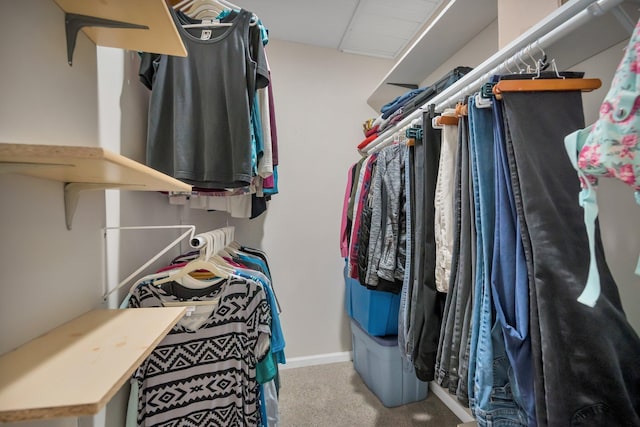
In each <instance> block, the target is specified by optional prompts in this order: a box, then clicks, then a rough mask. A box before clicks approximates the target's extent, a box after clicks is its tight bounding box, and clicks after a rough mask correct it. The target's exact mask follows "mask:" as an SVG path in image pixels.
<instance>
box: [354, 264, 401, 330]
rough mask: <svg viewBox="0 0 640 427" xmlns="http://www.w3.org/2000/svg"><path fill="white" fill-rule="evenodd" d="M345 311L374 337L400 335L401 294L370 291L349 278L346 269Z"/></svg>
mask: <svg viewBox="0 0 640 427" xmlns="http://www.w3.org/2000/svg"><path fill="white" fill-rule="evenodd" d="M344 283H345V298H344V301H345V311H346V312H347V314H348V315H349V317H351V318H352V319H355V320H357V321H358V323H359V324H360V326H362V328H363V329H364V330H365V331H366V332H367V333H368V334H369V335H374V336H384V335H397V334H398V311H399V310H400V294H393V293H391V292H382V291H376V290H372V289H368V288H367V287H365V286H362V285H361V284H360V282H358V281H357V280H355V279H352V278H350V277H348V275H347V267H346V265H345V268H344Z"/></svg>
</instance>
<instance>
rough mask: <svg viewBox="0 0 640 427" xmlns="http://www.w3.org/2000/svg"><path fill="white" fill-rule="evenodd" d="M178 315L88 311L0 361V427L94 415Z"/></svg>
mask: <svg viewBox="0 0 640 427" xmlns="http://www.w3.org/2000/svg"><path fill="white" fill-rule="evenodd" d="M184 311H185V308H184V307H166V308H132V309H124V310H93V311H89V312H87V313H85V314H83V315H81V316H79V317H77V318H75V319H74V320H71V321H70V322H67V323H65V324H63V325H61V326H59V327H57V328H55V329H53V330H52V331H50V332H48V333H46V334H44V335H42V336H40V337H38V338H36V339H34V340H32V341H29V342H28V343H26V344H24V345H23V346H21V347H19V348H17V349H16V350H13V351H10V352H8V353H6V354H4V355H2V356H0V422H14V421H22V420H33V419H50V418H58V417H78V416H86V415H93V414H96V413H98V412H99V411H100V410H101V409H102V408H103V407H104V406H105V405H106V403H107V402H108V401H109V399H111V398H112V397H113V395H114V394H115V393H116V392H117V391H118V390H119V389H120V387H122V385H123V384H124V383H125V382H126V381H127V380H128V378H129V377H130V376H131V374H133V372H134V371H135V369H136V368H137V367H138V366H139V365H140V363H142V362H143V361H144V359H145V358H146V357H147V356H148V355H149V354H150V353H151V352H152V351H153V349H154V348H155V347H156V346H157V345H158V343H159V342H160V341H161V340H162V338H164V336H165V335H166V334H167V333H168V332H169V331H170V330H171V328H172V327H173V326H174V325H175V324H176V322H178V320H180V318H181V317H182V316H183V314H184Z"/></svg>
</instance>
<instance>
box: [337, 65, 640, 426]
mask: <svg viewBox="0 0 640 427" xmlns="http://www.w3.org/2000/svg"><path fill="white" fill-rule="evenodd" d="M594 80H597V79H585V78H584V76H583V74H582V73H577V72H564V73H559V72H558V71H557V70H553V71H547V72H544V71H542V70H540V69H539V68H538V69H537V70H535V71H534V72H533V73H532V74H527V73H524V72H523V73H521V74H510V75H496V76H494V77H492V78H491V80H490V81H489V82H487V84H486V85H485V87H484V88H483V91H481V92H480V93H477V94H473V95H472V96H470V97H468V99H465V103H466V105H465V106H464V108H458V109H456V110H453V109H450V110H445V111H443V112H442V115H441V116H437V115H436V114H435V112H434V111H433V108H431V109H429V111H426V112H424V113H423V117H422V123H421V125H420V128H421V129H420V130H421V132H420V133H419V134H420V136H421V137H420V138H415V140H414V142H415V143H414V145H413V146H409V147H408V148H403V149H406V150H408V155H407V156H406V157H405V158H406V159H409V162H408V163H407V164H406V165H405V171H404V176H405V180H404V183H405V187H406V188H405V190H404V192H403V194H405V199H404V206H405V209H407V213H406V214H405V215H404V221H405V222H406V230H407V233H406V236H407V238H406V239H405V241H404V243H403V244H404V247H405V249H406V253H407V254H409V255H408V257H407V258H406V260H410V262H405V264H404V265H405V269H404V280H403V285H402V289H401V294H402V299H401V306H400V310H399V314H398V325H399V326H398V342H399V346H400V349H401V352H403V354H404V356H405V357H406V358H407V359H408V360H410V361H412V362H413V365H414V367H415V370H416V374H417V375H418V377H419V378H420V379H423V380H431V379H435V381H436V382H437V383H438V384H440V385H441V386H442V387H444V388H445V389H447V390H449V392H450V393H451V394H453V395H454V396H456V398H457V399H458V400H459V401H460V402H461V403H462V404H464V405H466V406H469V407H470V408H471V410H472V413H473V415H474V416H475V418H476V419H477V421H478V425H480V426H489V425H495V424H496V423H504V424H505V425H506V424H508V425H521V426H531V427H533V426H547V425H549V426H566V425H594V426H596V425H597V426H605V425H640V409H639V408H640V388H639V387H638V384H640V373H639V372H638V370H637V369H636V366H635V365H636V364H637V360H638V358H640V338H639V337H638V335H637V334H636V333H635V331H634V330H633V328H632V327H631V325H630V324H629V322H628V321H627V319H626V316H625V313H624V311H623V309H622V305H621V301H620V296H619V293H618V288H617V285H616V283H615V282H614V280H613V278H612V276H611V273H610V271H609V269H608V267H607V264H606V261H605V259H604V253H603V249H602V242H601V240H600V234H599V230H598V228H597V224H596V228H595V232H594V233H593V236H588V233H587V232H586V231H585V225H584V222H583V218H582V211H581V207H580V206H579V205H578V203H577V201H578V194H579V192H580V184H579V180H578V179H577V177H576V171H575V170H574V168H573V166H572V164H571V162H570V160H569V158H568V156H567V155H566V152H565V147H564V144H563V141H564V138H565V137H566V136H567V135H569V134H571V133H572V132H574V131H577V130H580V129H582V128H584V117H583V107H582V97H581V90H592V89H594V88H597V87H598V86H599V84H600V83H599V82H595V81H594ZM462 110H466V111H467V114H468V115H466V114H462ZM414 126H416V124H414ZM407 133H411V132H410V131H409V130H408V131H407ZM413 133H415V132H413ZM397 139H398V138H396V140H397ZM398 149H400V148H399V147H398V146H397V144H395V145H391V146H389V147H386V148H382V149H381V150H380V151H378V152H374V153H371V154H370V155H369V156H367V157H366V158H365V159H363V160H362V161H361V162H360V163H361V164H362V165H363V166H361V167H362V168H364V165H366V164H367V162H368V161H372V160H371V159H376V156H377V162H378V163H379V161H380V157H381V156H383V153H386V150H390V152H392V151H393V150H398ZM384 156H386V154H384ZM583 164H584V160H583ZM357 169H358V165H356V166H354V168H353V171H352V172H351V173H350V176H352V177H353V183H352V184H351V186H350V187H351V190H350V191H348V197H347V196H346V197H345V205H346V206H347V208H346V210H343V212H345V216H344V218H343V219H344V221H343V223H344V224H345V225H344V228H346V229H347V230H348V229H349V227H351V234H349V233H348V232H347V233H344V232H343V234H342V238H343V240H344V239H345V237H346V238H348V239H350V240H347V241H346V245H345V242H343V244H342V247H343V248H348V249H349V250H347V251H343V252H342V254H343V256H346V257H347V258H348V263H349V265H350V266H352V267H353V266H354V265H358V263H357V260H358V259H359V257H360V256H361V255H360V254H361V252H360V251H356V252H355V253H354V252H353V251H352V250H351V249H353V241H354V232H355V231H356V227H357V226H358V224H362V223H365V224H366V222H367V218H366V213H367V209H369V210H371V211H372V212H373V211H375V210H376V209H381V208H382V209H386V208H384V206H386V205H385V203H386V202H385V199H384V198H382V199H381V200H380V201H379V202H378V203H380V207H376V206H375V204H374V205H373V206H371V207H369V208H365V209H362V210H360V211H359V210H358V209H350V208H349V205H348V201H349V199H351V198H353V196H354V195H355V202H356V204H357V203H361V199H362V196H361V195H360V194H359V193H358V189H357V187H354V186H355V185H361V186H362V182H365V181H362V182H360V181H359V180H358V179H357V178H356V176H357V172H355V170H357ZM360 174H361V175H362V172H360ZM365 176H366V174H365ZM406 178H408V179H406ZM356 181H358V184H356ZM382 181H383V182H385V181H384V178H383V180H382ZM348 188H349V186H348ZM363 189H364V190H366V185H365V186H363ZM362 191H363V190H360V192H362ZM365 200H367V201H368V202H372V203H374V199H373V198H367V199H365ZM349 212H352V216H351V217H350V216H349ZM358 215H361V217H360V218H359V217H358ZM390 218H394V219H395V218H400V217H394V216H393V213H392V214H391V216H390ZM399 220H400V221H402V219H399ZM360 227H361V229H362V225H360ZM589 237H591V238H592V239H593V244H594V245H595V252H594V255H593V256H595V262H596V263H597V265H598V267H599V268H598V270H597V271H598V272H599V281H600V284H601V292H600V294H599V297H598V298H597V301H594V302H593V304H591V305H586V304H583V303H581V302H579V301H578V297H579V296H580V295H581V293H582V292H583V290H584V288H585V283H586V278H587V273H588V272H587V270H588V269H589V259H590V250H589V247H590V246H589ZM358 242H361V241H360V240H358ZM370 242H371V241H370ZM358 249H359V248H358ZM396 257H397V255H396ZM398 259H399V258H396V262H397V260H398ZM369 260H371V259H370V258H369ZM354 261H355V263H354ZM385 262H386V263H389V262H390V260H389V259H385ZM370 267H371V266H370V265H369V268H370ZM376 268H377V269H380V264H378V265H377V266H374V270H375V269H376ZM353 271H354V270H353V269H352V270H351V272H352V273H353ZM351 277H354V276H353V275H352V276H351ZM358 277H359V278H360V280H363V277H362V275H360V276H358ZM368 279H369V278H368V277H367V276H365V277H364V280H363V283H365V284H367V285H370V283H368V282H367V280H368ZM621 373H623V374H621Z"/></svg>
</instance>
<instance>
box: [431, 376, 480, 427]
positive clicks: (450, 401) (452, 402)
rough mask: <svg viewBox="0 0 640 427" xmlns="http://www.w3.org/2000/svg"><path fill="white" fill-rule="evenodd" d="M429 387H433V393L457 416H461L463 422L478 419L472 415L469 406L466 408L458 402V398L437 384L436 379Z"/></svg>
mask: <svg viewBox="0 0 640 427" xmlns="http://www.w3.org/2000/svg"><path fill="white" fill-rule="evenodd" d="M429 388H430V389H431V391H432V392H433V394H435V395H436V396H437V397H438V399H440V400H441V401H442V403H444V404H445V406H446V407H447V408H449V409H450V410H451V412H453V413H454V415H455V416H456V417H458V418H460V421H462V422H463V423H467V422H470V421H475V420H476V419H475V418H474V417H473V415H471V411H470V410H469V408H465V407H464V406H463V405H462V403H460V402H458V399H457V398H455V397H454V396H452V395H451V394H449V392H448V391H447V390H445V389H443V388H442V387H440V386H439V385H438V384H436V382H435V381H431V382H430V383H429Z"/></svg>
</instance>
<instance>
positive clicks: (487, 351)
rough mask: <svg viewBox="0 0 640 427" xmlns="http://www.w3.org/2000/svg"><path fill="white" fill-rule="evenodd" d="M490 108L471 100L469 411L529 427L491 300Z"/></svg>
mask: <svg viewBox="0 0 640 427" xmlns="http://www.w3.org/2000/svg"><path fill="white" fill-rule="evenodd" d="M492 122H493V120H492V113H491V110H490V109H486V108H484V109H481V108H476V107H475V102H474V98H473V97H470V98H469V125H470V133H471V134H470V153H471V164H472V173H473V186H474V199H475V207H476V209H475V211H476V216H475V220H476V245H477V264H476V267H477V268H476V278H475V279H476V280H475V290H476V291H475V294H474V295H475V301H474V311H473V319H474V320H475V321H474V322H473V324H474V325H477V326H474V330H473V334H472V347H471V352H472V353H471V359H470V360H471V363H473V362H475V365H474V367H473V368H472V369H470V380H471V378H472V379H473V380H472V385H473V396H472V398H470V405H471V409H472V411H473V413H474V415H475V417H476V419H477V420H478V425H479V426H487V427H498V426H505V427H506V426H514V427H515V426H526V425H527V419H526V415H525V413H524V411H522V410H521V409H520V408H519V407H518V405H517V404H516V403H515V401H514V399H513V395H512V387H511V383H510V381H509V371H510V364H509V360H508V358H507V355H506V351H505V347H504V339H503V337H502V328H501V326H500V323H499V322H498V321H497V320H496V318H495V315H494V311H493V305H492V295H491V264H492V260H493V238H494V225H495V172H494V163H495V158H494V143H493V128H492Z"/></svg>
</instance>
